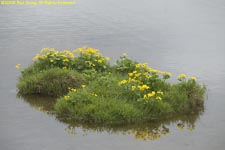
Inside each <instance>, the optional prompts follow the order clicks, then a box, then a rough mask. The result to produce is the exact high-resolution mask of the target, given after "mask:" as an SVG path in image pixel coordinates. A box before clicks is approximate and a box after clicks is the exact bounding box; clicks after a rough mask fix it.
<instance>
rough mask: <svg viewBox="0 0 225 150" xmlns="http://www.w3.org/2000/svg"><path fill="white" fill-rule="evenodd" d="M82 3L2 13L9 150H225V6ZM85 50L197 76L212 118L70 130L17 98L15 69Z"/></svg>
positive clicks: (3, 111)
mask: <svg viewBox="0 0 225 150" xmlns="http://www.w3.org/2000/svg"><path fill="white" fill-rule="evenodd" d="M77 3H78V4H77V5H74V6H0V67H1V71H0V149H1V150H13V149H16V150H30V149H32V150H49V149H54V150H61V149H68V150H69V149H94V150H101V149H102V150H104V149H112V150H114V149H121V150H122V149H143V150H144V149H173V150H178V149H199V150H211V149H217V150H222V149H224V148H225V109H224V107H225V98H224V97H225V92H224V91H225V87H224V86H225V84H224V83H225V67H224V66H225V59H224V58H225V57H224V56H225V1H224V0H214V1H211V0H170V1H168V0H138V1H131V0H120V1H115V0H77ZM83 45H88V46H91V47H95V48H99V49H100V50H101V52H103V54H105V55H107V56H110V57H111V58H112V62H113V61H114V60H115V59H116V58H118V57H119V56H120V55H121V53H123V52H126V53H127V54H128V55H129V56H130V57H132V58H134V59H136V60H138V61H141V62H147V63H149V64H150V66H151V67H153V68H157V69H161V70H164V71H170V72H172V74H173V79H172V80H173V81H172V82H175V78H176V76H177V75H178V74H180V73H186V74H188V75H194V76H197V78H198V80H199V82H200V83H202V84H206V85H207V88H208V92H207V97H208V98H207V99H206V101H205V110H204V112H203V113H202V114H200V115H192V116H190V117H187V116H183V117H176V118H174V119H173V120H165V121H164V122H160V123H155V124H148V125H139V126H134V125H130V126H123V127H114V128H111V127H104V126H90V125H86V124H83V125H82V124H78V123H73V124H68V123H66V122H65V121H64V122H62V121H63V120H61V121H59V120H57V119H56V118H55V117H54V116H52V115H51V113H50V112H49V106H51V105H52V104H51V102H49V103H45V102H43V100H40V101H37V98H32V99H30V98H24V99H19V98H16V92H17V91H16V83H17V81H18V76H19V71H18V70H16V69H15V64H17V63H20V64H22V68H25V67H26V66H28V65H29V64H31V63H32V60H31V58H32V57H33V56H34V55H35V54H36V53H37V52H38V51H39V50H40V49H41V48H43V47H54V48H56V49H58V50H63V49H69V50H72V49H76V48H77V47H80V46H83ZM177 125H178V126H177ZM183 125H184V129H181V127H182V126H183ZM179 127H180V128H179ZM160 135H161V136H160ZM159 136H160V138H159Z"/></svg>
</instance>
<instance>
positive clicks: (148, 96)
mask: <svg viewBox="0 0 225 150" xmlns="http://www.w3.org/2000/svg"><path fill="white" fill-rule="evenodd" d="M153 96H156V97H155V99H156V100H158V101H161V100H162V97H161V96H163V92H162V91H157V92H155V91H152V92H150V93H148V94H145V95H144V97H143V98H144V99H148V98H150V97H153Z"/></svg>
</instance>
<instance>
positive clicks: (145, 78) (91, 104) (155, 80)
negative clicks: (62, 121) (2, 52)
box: [17, 47, 205, 124]
mask: <svg viewBox="0 0 225 150" xmlns="http://www.w3.org/2000/svg"><path fill="white" fill-rule="evenodd" d="M78 51H79V53H78V54H76V53H75V54H73V53H72V52H68V51H63V52H57V51H56V50H52V49H51V50H48V49H47V50H46V49H45V50H44V51H42V52H41V53H40V55H37V56H35V62H34V64H33V65H31V66H30V67H28V68H26V69H25V70H23V71H22V74H21V76H20V78H19V83H18V84H17V88H18V90H19V94H20V95H32V94H40V95H48V96H54V97H58V99H57V102H56V104H55V106H54V109H55V113H56V115H57V116H58V117H60V118H63V117H64V118H67V119H68V120H80V121H85V122H95V123H104V124H113V123H124V122H126V123H127V122H147V121H152V120H158V119H162V118H169V117H172V116H175V115H177V114H191V113H193V112H199V111H201V110H202V109H203V106H204V94H205V87H204V86H201V85H200V84H199V83H197V81H196V78H195V77H187V76H186V75H185V74H181V75H180V76H179V77H178V83H176V84H171V83H168V82H166V80H167V79H168V78H170V76H171V73H169V72H163V71H159V70H156V69H152V68H150V67H148V65H147V64H141V63H138V62H136V61H133V60H131V59H130V58H128V57H127V56H126V55H123V56H122V57H120V59H119V60H117V61H116V64H115V65H110V64H109V62H108V61H107V60H108V58H107V57H104V56H102V54H100V53H99V52H98V51H97V50H95V49H92V48H87V47H85V48H79V49H78ZM75 55H76V57H75Z"/></svg>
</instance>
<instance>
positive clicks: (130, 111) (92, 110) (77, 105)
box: [55, 89, 141, 123]
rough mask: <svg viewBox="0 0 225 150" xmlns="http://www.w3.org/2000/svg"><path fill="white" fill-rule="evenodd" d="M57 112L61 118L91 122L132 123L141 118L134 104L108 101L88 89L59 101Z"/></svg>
mask: <svg viewBox="0 0 225 150" xmlns="http://www.w3.org/2000/svg"><path fill="white" fill-rule="evenodd" d="M55 110H56V112H57V114H58V115H59V116H61V117H67V118H70V119H71V120H74V119H75V120H82V121H89V122H106V123H110V122H111V123H112V122H114V123H115V122H120V123H121V122H132V121H134V120H137V119H138V118H139V117H140V116H141V112H140V110H138V109H136V108H135V107H134V106H133V105H132V104H129V103H126V102H125V101H124V100H118V99H115V98H107V100H106V99H105V98H104V97H102V96H99V95H97V94H96V93H93V92H90V91H89V90H87V89H80V90H78V91H77V92H70V93H69V94H68V95H67V96H64V97H62V98H60V99H58V101H57V103H56V105H55Z"/></svg>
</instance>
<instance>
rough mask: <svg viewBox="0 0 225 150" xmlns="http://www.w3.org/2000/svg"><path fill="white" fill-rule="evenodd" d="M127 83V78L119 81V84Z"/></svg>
mask: <svg viewBox="0 0 225 150" xmlns="http://www.w3.org/2000/svg"><path fill="white" fill-rule="evenodd" d="M126 83H127V80H122V81H120V82H119V85H123V84H126Z"/></svg>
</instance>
